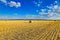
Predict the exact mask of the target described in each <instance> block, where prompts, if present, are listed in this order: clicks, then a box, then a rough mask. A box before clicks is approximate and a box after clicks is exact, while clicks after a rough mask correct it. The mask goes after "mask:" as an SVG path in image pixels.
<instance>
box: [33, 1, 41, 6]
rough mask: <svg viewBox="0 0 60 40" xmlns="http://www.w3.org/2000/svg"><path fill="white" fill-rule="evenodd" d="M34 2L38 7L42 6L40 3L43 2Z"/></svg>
mask: <svg viewBox="0 0 60 40" xmlns="http://www.w3.org/2000/svg"><path fill="white" fill-rule="evenodd" d="M33 3H34V4H35V5H36V6H38V7H40V5H41V4H42V2H41V1H38V2H36V1H33Z"/></svg>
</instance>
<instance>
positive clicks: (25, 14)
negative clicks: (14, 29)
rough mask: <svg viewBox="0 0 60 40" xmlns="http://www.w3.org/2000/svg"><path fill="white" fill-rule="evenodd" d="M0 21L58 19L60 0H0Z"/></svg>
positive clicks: (59, 17)
mask: <svg viewBox="0 0 60 40" xmlns="http://www.w3.org/2000/svg"><path fill="white" fill-rule="evenodd" d="M0 19H60V0H0Z"/></svg>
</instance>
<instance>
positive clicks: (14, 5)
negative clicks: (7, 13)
mask: <svg viewBox="0 0 60 40" xmlns="http://www.w3.org/2000/svg"><path fill="white" fill-rule="evenodd" d="M8 4H9V6H10V7H16V8H18V7H21V3H20V2H14V1H10V3H8Z"/></svg>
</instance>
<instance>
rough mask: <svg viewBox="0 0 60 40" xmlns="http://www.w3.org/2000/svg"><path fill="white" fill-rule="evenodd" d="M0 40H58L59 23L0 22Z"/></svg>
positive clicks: (34, 21) (57, 21)
mask: <svg viewBox="0 0 60 40" xmlns="http://www.w3.org/2000/svg"><path fill="white" fill-rule="evenodd" d="M0 40H60V21H59V20H56V21H53V20H32V23H29V20H0Z"/></svg>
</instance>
